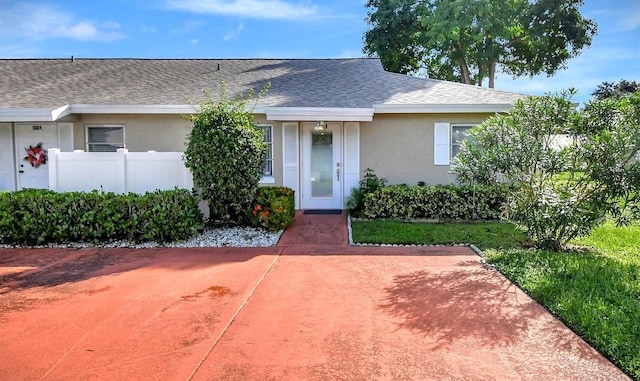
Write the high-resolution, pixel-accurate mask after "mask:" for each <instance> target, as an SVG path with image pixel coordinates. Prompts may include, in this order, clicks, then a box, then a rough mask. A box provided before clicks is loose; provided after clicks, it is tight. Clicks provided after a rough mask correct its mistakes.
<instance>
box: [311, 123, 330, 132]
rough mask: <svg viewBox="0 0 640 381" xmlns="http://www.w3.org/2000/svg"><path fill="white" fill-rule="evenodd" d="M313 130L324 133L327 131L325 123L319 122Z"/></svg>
mask: <svg viewBox="0 0 640 381" xmlns="http://www.w3.org/2000/svg"><path fill="white" fill-rule="evenodd" d="M313 129H314V131H324V130H326V129H327V125H326V123H325V122H323V121H319V122H318V123H317V124H316V126H315V127H313Z"/></svg>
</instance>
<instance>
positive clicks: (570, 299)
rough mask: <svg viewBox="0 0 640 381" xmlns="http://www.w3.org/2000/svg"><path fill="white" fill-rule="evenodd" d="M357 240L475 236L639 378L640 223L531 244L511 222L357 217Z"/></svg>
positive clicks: (520, 281)
mask: <svg viewBox="0 0 640 381" xmlns="http://www.w3.org/2000/svg"><path fill="white" fill-rule="evenodd" d="M352 228H353V238H354V241H355V242H368V243H406V244H450V243H473V244H476V245H477V246H479V247H480V248H482V249H483V250H484V253H485V256H486V259H487V261H488V262H489V263H492V264H493V265H495V266H496V268H497V269H498V270H499V271H500V272H502V273H503V274H504V275H505V276H506V277H507V278H509V279H510V280H511V281H513V282H514V283H516V284H517V285H518V286H520V287H521V288H522V289H523V290H525V291H526V292H527V293H528V294H529V295H531V296H532V297H533V298H535V299H536V300H537V301H538V302H540V303H541V304H542V305H544V306H545V307H546V308H547V309H548V310H549V311H551V312H552V313H553V314H554V315H556V316H558V317H559V318H560V319H561V320H562V321H563V322H564V323H565V324H566V325H567V326H569V327H571V328H572V329H573V330H574V331H575V332H576V333H578V335H580V336H581V337H583V338H584V339H585V340H586V341H587V342H589V343H590V344H591V345H593V346H594V347H595V348H596V349H597V350H598V351H599V352H600V353H602V354H604V355H605V356H607V357H608V358H609V359H610V360H611V361H612V362H614V363H615V364H616V365H617V366H618V367H620V368H621V369H622V370H623V371H625V372H626V373H627V374H629V375H630V376H631V377H633V378H634V379H636V380H640V224H636V225H632V226H628V227H616V226H615V225H613V224H605V225H604V226H601V227H600V228H598V229H596V230H594V231H593V234H592V235H591V236H590V237H588V238H583V239H580V240H576V241H574V242H573V244H574V245H576V246H579V247H581V248H582V249H580V250H577V251H571V252H549V251H540V250H534V249H531V248H530V247H528V246H530V245H527V244H526V240H525V239H524V237H523V236H522V235H521V234H520V233H519V232H517V231H516V230H515V229H514V228H513V226H512V225H510V224H507V223H498V222H487V223H468V224H462V223H450V224H428V223H407V222H391V221H355V222H353V224H352Z"/></svg>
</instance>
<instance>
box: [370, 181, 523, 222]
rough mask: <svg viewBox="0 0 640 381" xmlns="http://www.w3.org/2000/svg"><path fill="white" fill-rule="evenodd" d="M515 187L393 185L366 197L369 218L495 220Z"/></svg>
mask: <svg viewBox="0 0 640 381" xmlns="http://www.w3.org/2000/svg"><path fill="white" fill-rule="evenodd" d="M510 190H511V187H509V186H507V185H495V186H459V185H438V186H433V187H424V186H412V187H409V186H406V185H390V186H384V187H381V188H380V189H378V190H377V191H375V192H373V193H369V194H367V195H365V197H364V210H363V213H362V214H363V215H364V217H366V218H374V219H375V218H391V219H405V220H409V219H417V218H427V219H438V220H456V219H461V220H495V219H499V218H500V214H501V212H502V206H503V205H504V203H505V202H506V200H507V196H508V194H509V192H510Z"/></svg>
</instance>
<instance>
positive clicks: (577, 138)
mask: <svg viewBox="0 0 640 381" xmlns="http://www.w3.org/2000/svg"><path fill="white" fill-rule="evenodd" d="M572 94H573V93H572V92H565V93H563V94H561V95H560V96H544V97H529V98H526V99H525V100H521V101H518V102H517V103H516V105H515V106H514V107H513V109H512V110H511V112H510V114H509V115H496V116H494V117H491V118H490V119H488V120H487V121H485V122H484V123H482V124H481V125H479V126H477V127H475V128H473V129H472V130H471V131H470V133H469V134H470V139H469V140H468V141H466V142H464V143H463V145H462V148H461V152H460V153H459V154H458V156H456V158H455V159H454V168H455V169H454V170H455V172H456V173H457V175H458V178H459V180H460V181H461V182H463V183H470V184H473V183H483V184H487V183H489V184H490V183H495V182H499V181H506V182H509V183H513V184H514V185H515V191H514V193H513V194H512V196H511V198H510V201H509V202H508V205H507V207H506V208H505V210H504V217H505V218H506V219H508V220H510V221H512V222H513V223H514V224H516V225H517V226H518V227H519V228H521V229H522V230H523V231H524V232H525V233H526V234H527V236H528V237H529V238H530V239H531V240H533V241H534V242H536V243H537V245H538V246H539V247H541V248H545V249H553V250H558V249H560V248H562V247H564V246H565V245H566V243H567V242H569V241H570V240H571V239H573V238H575V237H579V236H584V235H587V234H589V232H590V231H591V229H593V228H594V227H596V226H598V225H599V224H601V223H602V222H603V221H604V220H605V219H606V218H608V217H611V218H614V219H615V220H616V221H617V222H618V223H620V224H623V223H626V222H628V221H629V219H630V218H631V217H634V216H637V215H638V207H637V201H638V189H640V188H639V187H640V161H638V160H637V157H638V151H639V150H640V145H638V144H637V143H638V142H639V141H640V92H638V93H635V94H634V95H631V96H629V97H626V98H624V99H621V100H614V99H605V100H602V101H593V102H590V103H589V104H588V105H587V107H585V108H584V109H583V110H576V109H575V108H574V107H573V105H572V103H571V101H570V96H571V95H572ZM559 134H565V136H564V138H565V141H564V143H562V144H560V143H559V141H560V138H561V136H559Z"/></svg>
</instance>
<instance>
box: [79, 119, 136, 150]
mask: <svg viewBox="0 0 640 381" xmlns="http://www.w3.org/2000/svg"><path fill="white" fill-rule="evenodd" d="M91 128H122V148H127V144H126V141H127V139H126V135H125V134H126V131H125V128H124V124H86V125H85V126H84V136H85V139H84V140H85V149H86V151H87V152H93V151H91V150H90V149H89V147H90V146H91V145H107V144H104V143H91V142H90V141H89V129H91ZM113 144H117V143H113ZM109 145H111V144H109Z"/></svg>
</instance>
